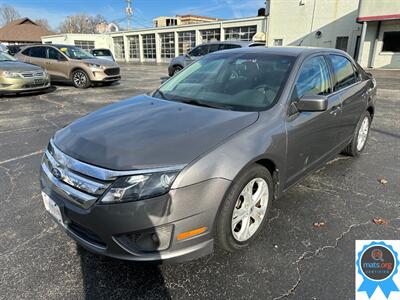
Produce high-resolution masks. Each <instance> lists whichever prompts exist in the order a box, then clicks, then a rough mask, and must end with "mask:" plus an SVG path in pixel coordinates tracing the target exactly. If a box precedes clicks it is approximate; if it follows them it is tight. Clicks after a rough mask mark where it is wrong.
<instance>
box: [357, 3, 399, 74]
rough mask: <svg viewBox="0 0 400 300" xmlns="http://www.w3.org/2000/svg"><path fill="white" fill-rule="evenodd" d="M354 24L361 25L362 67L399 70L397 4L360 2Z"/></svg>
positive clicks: (360, 59) (360, 54) (360, 56)
mask: <svg viewBox="0 0 400 300" xmlns="http://www.w3.org/2000/svg"><path fill="white" fill-rule="evenodd" d="M357 21H358V22H360V23H362V26H363V29H362V37H361V44H362V47H361V48H360V53H359V62H360V63H361V65H363V66H366V67H370V68H400V1H399V0H396V1H395V0H380V1H378V0H361V2H360V9H359V13H358V18H357Z"/></svg>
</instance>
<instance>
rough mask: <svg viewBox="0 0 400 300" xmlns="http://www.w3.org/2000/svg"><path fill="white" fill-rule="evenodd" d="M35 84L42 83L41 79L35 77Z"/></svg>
mask: <svg viewBox="0 0 400 300" xmlns="http://www.w3.org/2000/svg"><path fill="white" fill-rule="evenodd" d="M35 84H44V80H43V79H35Z"/></svg>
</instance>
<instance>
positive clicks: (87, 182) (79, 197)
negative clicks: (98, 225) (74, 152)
mask: <svg viewBox="0 0 400 300" xmlns="http://www.w3.org/2000/svg"><path fill="white" fill-rule="evenodd" d="M68 162H69V157H68V156H66V155H64V154H63V153H62V152H61V151H60V150H58V149H57V148H56V147H55V146H54V145H52V143H51V142H50V144H49V146H48V148H47V151H46V153H45V155H44V156H43V162H42V169H43V172H44V173H45V174H46V176H47V177H48V178H49V180H50V181H51V182H52V184H54V185H55V186H56V187H57V190H58V191H59V192H61V193H62V196H64V198H66V199H68V200H70V201H71V202H72V203H74V204H76V205H78V206H80V207H83V208H85V209H87V208H89V207H90V206H92V205H93V204H94V203H95V202H96V201H97V200H98V199H99V198H100V197H101V195H103V193H104V192H105V191H106V190H107V188H108V187H109V186H110V184H111V182H110V181H106V180H100V179H97V178H93V177H90V176H87V175H86V174H83V173H81V172H79V171H77V170H73V169H71V168H69V166H68Z"/></svg>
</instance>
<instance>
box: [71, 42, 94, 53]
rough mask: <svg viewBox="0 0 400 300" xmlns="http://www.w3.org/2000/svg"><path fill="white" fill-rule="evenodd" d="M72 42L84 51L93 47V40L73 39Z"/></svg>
mask: <svg viewBox="0 0 400 300" xmlns="http://www.w3.org/2000/svg"><path fill="white" fill-rule="evenodd" d="M74 44H75V46H77V47H79V48H82V49H83V50H86V51H90V50H92V49H94V41H74Z"/></svg>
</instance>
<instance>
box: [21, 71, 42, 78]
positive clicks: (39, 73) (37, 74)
mask: <svg viewBox="0 0 400 300" xmlns="http://www.w3.org/2000/svg"><path fill="white" fill-rule="evenodd" d="M21 75H22V76H23V77H25V78H32V77H43V76H44V73H43V72H42V71H31V72H23V73H21Z"/></svg>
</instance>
